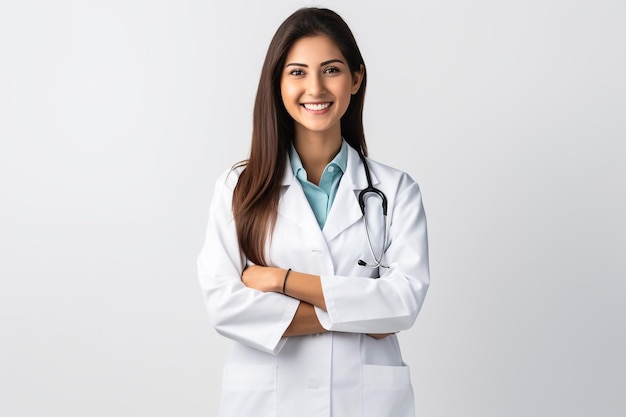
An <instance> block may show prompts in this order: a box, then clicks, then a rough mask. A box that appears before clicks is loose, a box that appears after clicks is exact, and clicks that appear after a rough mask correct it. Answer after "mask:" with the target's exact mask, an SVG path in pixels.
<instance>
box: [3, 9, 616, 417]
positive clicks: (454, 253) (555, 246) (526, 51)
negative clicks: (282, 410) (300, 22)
mask: <svg viewBox="0 0 626 417" xmlns="http://www.w3.org/2000/svg"><path fill="white" fill-rule="evenodd" d="M308 5H318V6H326V7H330V8H332V9H334V10H336V11H337V12H339V13H340V14H341V15H342V16H343V17H344V19H345V20H346V21H347V22H348V24H349V25H350V26H351V28H352V30H353V32H354V34H355V36H356V38H357V40H358V42H359V44H360V47H361V49H362V53H363V55H364V57H365V62H366V65H367V68H368V77H369V80H368V93H367V99H366V110H365V111H366V114H365V118H366V120H365V128H366V135H367V139H368V143H369V147H370V155H371V156H372V157H373V158H375V159H377V160H379V161H381V162H384V163H386V164H389V165H393V166H396V167H398V168H401V169H403V170H406V171H407V172H409V173H410V174H411V175H412V176H413V177H414V178H415V179H416V180H417V181H418V182H419V184H420V185H421V188H422V192H423V196H424V204H425V208H426V213H427V218H428V225H429V238H430V251H431V279H432V285H431V288H430V291H429V294H428V296H427V298H426V302H425V304H424V307H423V310H422V312H421V313H420V316H419V317H418V320H417V322H416V324H415V326H414V327H413V328H412V329H411V330H409V331H407V332H404V333H401V334H400V336H399V337H400V341H401V344H402V348H403V351H404V356H405V360H406V362H407V363H408V364H409V365H410V366H411V372H412V378H413V384H414V388H415V392H416V402H417V410H418V415H419V416H428V417H545V416H554V417H562V416H569V417H579V416H580V417H582V416H594V417H612V416H615V417H617V416H624V415H626V397H625V396H624V387H625V386H626V363H625V359H624V352H626V332H625V328H626V320H625V318H626V265H625V262H624V258H625V248H626V221H625V220H624V213H626V163H625V159H626V146H625V141H626V124H625V122H624V120H625V119H626V117H625V116H626V114H625V113H626V82H625V80H624V78H625V77H624V75H625V74H626V48H625V47H624V39H626V25H625V24H624V16H625V15H626V3H625V2H624V1H618V0H615V1H610V0H598V1H583V0H541V1H539V0H524V1H522V0H519V1H515V0H507V1H502V0H499V1H496V0H491V1H490V0H475V1H471V2H469V1H461V0H438V1H397V0H387V1H384V2H383V1H380V2H374V1H364V0H346V1H339V0H336V1H330V0H329V1H323V2H304V1H288V0H268V1H260V2H256V1H248V2H242V1H233V2H227V1H221V2H213V1H207V0H205V1H192V0H188V1H184V0H176V1H174V0H155V1H148V0H144V1H141V0H107V1H104V0H103V1H97V0H93V1H87V0H85V1H67V0H58V1H54V2H50V1H43V0H40V1H33V0H19V1H18V0H13V1H9V0H1V1H0V164H1V165H0V367H1V368H0V415H2V416H10V417H23V416H29V417H31V416H32V417H48V416H50V417H52V416H54V417H56V416H59V417H60V416H63V417H74V416H75V417H85V416H88V417H99V416H116V417H126V416H128V417H143V416H146V417H161V416H163V417H165V416H186V417H193V416H198V417H199V416H215V415H216V412H217V406H218V398H219V386H220V379H221V375H220V374H221V369H222V364H223V361H224V359H225V357H226V355H227V352H228V348H229V341H228V340H226V339H223V338H222V337H220V336H219V335H217V334H216V333H215V332H214V331H213V329H212V328H211V327H210V326H209V321H208V318H207V315H206V311H205V307H204V304H203V300H202V296H201V293H200V289H199V285H198V282H197V276H196V264H195V262H196V256H197V254H198V252H199V251H200V248H201V246H202V242H203V239H204V236H203V235H204V232H205V226H206V221H207V212H208V207H209V202H210V199H211V195H212V190H213V184H214V181H215V179H216V177H217V175H218V174H219V173H220V172H222V171H223V170H225V169H227V168H228V167H230V166H231V165H232V164H233V163H234V162H237V161H239V160H241V159H244V158H245V157H246V156H247V152H248V146H249V139H250V131H251V116H252V103H253V100H254V95H255V92H256V86H257V83H258V76H259V72H260V68H261V65H262V62H263V58H264V55H265V51H266V48H267V45H268V44H269V41H270V39H271V37H272V35H273V33H274V31H275V30H276V28H277V26H278V25H279V24H280V22H282V21H283V20H284V19H285V18H286V17H287V16H288V15H289V14H291V13H292V12H293V11H295V10H296V9H297V8H298V7H301V6H308Z"/></svg>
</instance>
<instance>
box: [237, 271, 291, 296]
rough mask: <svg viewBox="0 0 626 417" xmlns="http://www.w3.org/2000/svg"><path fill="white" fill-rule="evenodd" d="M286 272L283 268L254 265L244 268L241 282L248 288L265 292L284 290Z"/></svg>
mask: <svg viewBox="0 0 626 417" xmlns="http://www.w3.org/2000/svg"><path fill="white" fill-rule="evenodd" d="M286 272H287V271H286V270H284V269H282V268H273V267H269V266H259V265H252V266H249V267H247V268H246V269H244V271H243V273H242V274H241V282H243V284H244V285H245V286H246V287H248V288H253V289H255V290H259V291H263V292H282V289H283V277H284V276H285V273H286Z"/></svg>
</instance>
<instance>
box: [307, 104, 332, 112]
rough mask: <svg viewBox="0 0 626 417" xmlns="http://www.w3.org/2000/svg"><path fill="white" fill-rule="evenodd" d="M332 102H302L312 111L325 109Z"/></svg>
mask: <svg viewBox="0 0 626 417" xmlns="http://www.w3.org/2000/svg"><path fill="white" fill-rule="evenodd" d="M331 104H333V103H303V104H302V105H303V106H304V108H305V109H307V110H312V111H320V110H326V109H327V108H329V107H330V105H331Z"/></svg>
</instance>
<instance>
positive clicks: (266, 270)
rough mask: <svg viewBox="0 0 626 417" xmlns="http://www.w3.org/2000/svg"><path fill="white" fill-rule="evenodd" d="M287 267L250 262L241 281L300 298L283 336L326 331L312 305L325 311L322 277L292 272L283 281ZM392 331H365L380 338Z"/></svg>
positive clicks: (248, 284)
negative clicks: (252, 263) (259, 264)
mask: <svg viewBox="0 0 626 417" xmlns="http://www.w3.org/2000/svg"><path fill="white" fill-rule="evenodd" d="M286 274H287V270H285V269H282V268H273V267H266V266H258V265H253V266H250V267H248V268H246V269H245V270H244V271H243V274H242V276H241V281H242V282H243V283H244V285H245V286H246V287H249V288H253V289H255V290H259V291H263V292H277V293H282V292H283V286H284V288H285V292H284V294H285V295H287V296H289V297H292V298H295V299H298V300H300V305H299V306H298V309H297V310H296V314H295V315H294V317H293V320H292V321H291V324H290V325H289V327H287V329H286V330H285V333H284V334H283V335H284V336H304V335H309V334H314V333H323V332H326V331H327V330H326V329H324V328H323V327H322V325H321V324H320V322H319V320H318V318H317V315H316V314H315V310H314V306H315V307H318V308H320V309H322V310H324V311H326V301H325V299H324V292H323V291H322V283H321V279H320V277H319V276H318V275H311V274H305V273H303V272H298V271H291V272H290V273H289V277H288V279H287V281H286V282H285V281H284V280H285V277H286ZM389 334H391V333H383V334H368V336H371V337H373V338H374V339H383V338H385V337H387V336H389Z"/></svg>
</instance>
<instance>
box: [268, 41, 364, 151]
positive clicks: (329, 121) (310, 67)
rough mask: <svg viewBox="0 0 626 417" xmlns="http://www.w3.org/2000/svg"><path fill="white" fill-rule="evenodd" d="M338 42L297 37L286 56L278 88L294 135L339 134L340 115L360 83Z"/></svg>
mask: <svg viewBox="0 0 626 417" xmlns="http://www.w3.org/2000/svg"><path fill="white" fill-rule="evenodd" d="M362 72H363V69H361V70H360V71H359V72H358V73H355V74H353V73H351V72H350V68H349V67H348V63H347V61H346V59H345V58H344V57H343V55H342V54H341V52H340V51H339V48H337V45H335V43H334V42H333V41H332V40H331V39H330V38H328V37H326V36H310V37H305V38H301V39H299V40H298V41H296V42H295V43H294V44H293V46H292V47H291V49H290V50H289V53H288V54H287V59H286V60H285V67H284V68H283V72H282V77H281V82H280V91H281V96H282V99H283V103H284V104H285V108H286V109H287V112H289V114H290V115H291V117H292V118H293V120H294V121H295V128H296V138H298V137H302V136H303V135H310V134H312V133H313V134H317V135H323V136H329V137H333V138H337V139H339V138H341V116H343V114H344V113H345V112H346V110H347V109H348V105H349V104H350V98H351V96H352V94H355V93H356V92H357V91H358V90H359V87H360V85H361V79H362Z"/></svg>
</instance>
